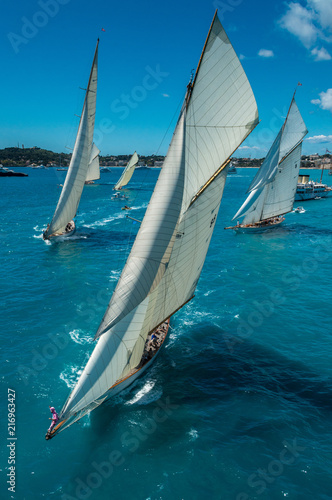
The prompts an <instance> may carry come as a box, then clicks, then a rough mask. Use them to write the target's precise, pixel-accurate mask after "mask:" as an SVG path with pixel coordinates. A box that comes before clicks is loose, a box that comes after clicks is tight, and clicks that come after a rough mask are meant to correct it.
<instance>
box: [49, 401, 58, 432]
mask: <svg viewBox="0 0 332 500" xmlns="http://www.w3.org/2000/svg"><path fill="white" fill-rule="evenodd" d="M49 408H50V412H51V413H52V417H50V418H49V420H52V423H51V425H50V427H49V429H48V432H51V431H52V430H53V428H54V427H55V425H56V423H57V421H58V420H59V416H58V414H57V412H56V411H55V408H54V407H53V406H50V407H49Z"/></svg>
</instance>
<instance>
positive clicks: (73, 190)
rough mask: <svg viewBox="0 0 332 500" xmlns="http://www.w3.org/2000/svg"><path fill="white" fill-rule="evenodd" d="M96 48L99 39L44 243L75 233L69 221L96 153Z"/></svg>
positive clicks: (72, 216) (77, 203)
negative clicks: (68, 162)
mask: <svg viewBox="0 0 332 500" xmlns="http://www.w3.org/2000/svg"><path fill="white" fill-rule="evenodd" d="M98 45H99V39H98V40H97V45H96V50H95V53H94V57H93V62H92V67H91V72H90V77H89V83H88V87H87V89H86V93H85V99H84V104H83V110H82V115H81V119H80V123H79V127H78V132H77V136H76V141H75V146H74V150H73V154H72V157H71V160H70V164H69V167H68V172H67V175H66V179H65V182H64V185H63V188H62V191H61V195H60V198H59V201H58V204H57V207H56V209H55V212H54V215H53V218H52V220H51V223H50V224H49V225H48V226H47V229H46V231H45V232H44V233H43V238H44V240H49V239H57V238H59V237H61V238H63V237H64V236H65V237H67V236H70V235H72V234H73V233H74V232H75V223H74V221H73V220H72V219H73V218H74V217H75V215H76V212H77V209H78V205H79V202H80V199H81V196H82V191H83V187H84V183H85V180H86V178H87V172H88V168H89V165H90V163H91V160H92V161H93V159H94V157H95V156H94V155H95V152H96V150H97V151H98V149H97V148H96V147H95V146H94V145H93V144H92V141H93V132H94V125H95V115H96V97H97V74H98ZM98 152H99V151H98ZM97 156H98V153H97Z"/></svg>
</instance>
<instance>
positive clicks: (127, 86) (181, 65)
mask: <svg viewBox="0 0 332 500" xmlns="http://www.w3.org/2000/svg"><path fill="white" fill-rule="evenodd" d="M216 8H218V16H219V19H220V21H221V23H222V24H223V26H224V28H225V30H226V33H227V34H228V37H229V38H230V41H231V43H232V45H233V47H234V49H235V51H236V53H237V54H238V56H239V58H240V60H241V63H242V65H243V67H244V70H245V72H246V74H247V76H248V79H249V81H250V84H251V86H252V89H253V92H254V94H255V97H256V101H257V105H258V110H259V117H260V120H261V121H260V124H259V125H258V126H257V127H256V129H255V130H254V132H253V133H252V134H251V135H250V136H249V137H248V139H247V140H246V141H245V142H244V143H243V144H242V146H241V147H240V148H239V149H238V150H237V151H236V154H235V156H238V157H239V156H242V157H251V158H261V157H264V156H265V155H266V153H267V151H268V149H269V147H270V146H271V144H272V142H273V140H274V138H275V136H276V134H277V132H278V130H279V129H280V127H281V126H282V123H283V120H284V118H285V116H286V114H287V109H288V107H289V104H290V102H291V98H292V95H293V92H294V90H295V88H296V87H297V84H298V83H301V86H298V87H297V93H296V101H297V104H298V106H299V109H300V111H301V114H302V116H303V119H304V121H305V123H306V126H307V128H308V131H309V132H308V134H307V136H306V139H305V140H304V143H303V154H312V153H319V154H323V153H325V152H326V150H329V151H332V1H331V0H298V1H297V0H294V1H282V0H275V1H273V2H267V1H266V0H212V1H206V0H191V1H189V0H168V1H167V2H156V1H150V0H141V1H140V0H135V1H134V0H126V2H119V1H117V2H114V1H112V0H94V1H93V2H91V1H86V0H29V2H26V1H23V0H16V1H15V2H12V1H9V0H4V1H3V4H2V14H1V19H0V33H1V36H0V54H1V89H2V92H1V93H0V118H1V119H0V148H5V147H12V146H18V145H19V146H20V147H22V145H24V147H26V148H28V147H33V146H38V147H41V148H43V149H50V150H52V151H57V152H62V151H64V152H70V148H72V147H73V145H74V141H75V136H76V131H77V127H78V123H79V115H80V113H81V109H82V104H83V100H84V90H82V89H84V88H86V85H87V81H88V77H89V73H90V68H91V64H92V58H93V54H94V50H95V45H96V41H97V38H98V37H99V38H100V45H99V61H98V72H99V73H98V92H97V113H96V124H95V142H96V144H97V145H98V147H99V149H100V150H101V154H102V155H112V154H114V155H119V154H131V153H132V152H133V151H134V150H136V151H137V152H138V154H141V155H150V154H161V155H165V154H166V152H167V148H168V145H169V143H170V140H171V137H172V133H173V130H174V126H175V123H176V119H177V116H178V113H179V110H180V105H181V103H182V100H183V97H184V94H185V90H186V85H187V84H188V81H189V78H190V74H191V72H192V70H193V69H195V68H196V66H197V63H198V60H199V57H200V54H201V51H202V48H203V45H204V42H205V39H206V36H207V33H208V30H209V27H210V23H211V21H212V18H213V15H214V12H215V9H216ZM104 30H105V31H104Z"/></svg>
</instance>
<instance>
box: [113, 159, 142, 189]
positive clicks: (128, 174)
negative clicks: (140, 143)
mask: <svg viewBox="0 0 332 500" xmlns="http://www.w3.org/2000/svg"><path fill="white" fill-rule="evenodd" d="M137 163H138V156H137V153H136V151H135V153H134V154H133V156H132V157H131V158H130V160H129V162H128V164H127V166H126V168H125V169H124V171H123V172H122V175H121V177H120V179H119V180H118V182H117V183H116V184H115V186H114V189H116V190H119V189H121V188H123V186H126V185H127V184H128V182H129V181H130V179H131V178H132V176H133V173H134V171H135V167H136V165H137Z"/></svg>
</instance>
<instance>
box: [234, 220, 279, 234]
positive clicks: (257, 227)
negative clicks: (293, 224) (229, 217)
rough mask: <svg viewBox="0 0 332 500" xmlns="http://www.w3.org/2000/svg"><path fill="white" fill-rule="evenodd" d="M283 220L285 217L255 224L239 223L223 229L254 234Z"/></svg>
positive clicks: (277, 224)
mask: <svg viewBox="0 0 332 500" xmlns="http://www.w3.org/2000/svg"><path fill="white" fill-rule="evenodd" d="M284 220H285V217H281V218H280V219H278V220H277V221H276V222H270V223H268V224H264V225H263V224H262V223H257V224H246V225H243V224H239V225H238V226H232V227H225V229H233V230H234V231H235V232H236V233H239V234H242V233H246V234H255V233H264V232H265V231H268V230H269V229H273V228H274V227H278V226H280V224H282V223H283V222H284Z"/></svg>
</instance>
